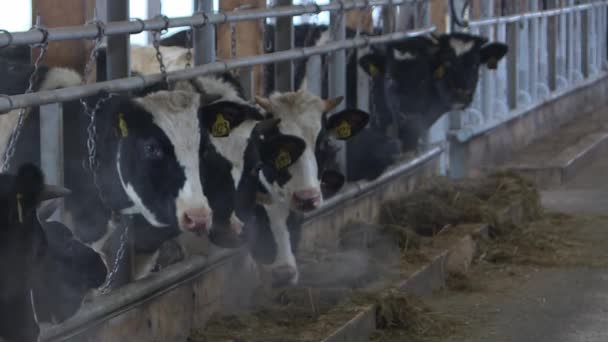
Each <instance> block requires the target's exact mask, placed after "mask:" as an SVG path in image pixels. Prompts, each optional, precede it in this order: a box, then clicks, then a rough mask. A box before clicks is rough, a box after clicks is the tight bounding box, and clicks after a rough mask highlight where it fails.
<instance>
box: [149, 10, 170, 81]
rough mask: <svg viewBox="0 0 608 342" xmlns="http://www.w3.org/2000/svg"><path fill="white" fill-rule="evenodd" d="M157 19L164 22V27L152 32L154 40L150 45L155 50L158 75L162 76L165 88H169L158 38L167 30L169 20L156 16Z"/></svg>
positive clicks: (165, 17)
mask: <svg viewBox="0 0 608 342" xmlns="http://www.w3.org/2000/svg"><path fill="white" fill-rule="evenodd" d="M157 18H161V19H162V20H163V21H164V22H165V26H164V27H163V28H161V29H160V30H157V31H154V36H153V37H154V38H153V40H152V45H153V46H154V49H155V50H156V60H157V61H158V65H159V66H160V73H161V74H162V76H163V83H164V84H165V86H167V87H169V82H168V81H167V68H166V67H165V62H164V61H163V54H162V53H161V52H160V36H161V34H164V33H165V32H167V30H169V18H167V16H166V15H162V14H161V15H158V16H157Z"/></svg>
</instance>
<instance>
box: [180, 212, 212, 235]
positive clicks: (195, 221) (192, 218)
mask: <svg viewBox="0 0 608 342" xmlns="http://www.w3.org/2000/svg"><path fill="white" fill-rule="evenodd" d="M211 221H212V216H211V211H210V210H209V209H206V208H194V209H188V210H186V211H184V214H183V215H182V218H181V222H180V227H181V228H182V229H184V230H188V231H190V232H193V233H195V234H197V235H202V234H203V233H208V232H209V228H210V227H211Z"/></svg>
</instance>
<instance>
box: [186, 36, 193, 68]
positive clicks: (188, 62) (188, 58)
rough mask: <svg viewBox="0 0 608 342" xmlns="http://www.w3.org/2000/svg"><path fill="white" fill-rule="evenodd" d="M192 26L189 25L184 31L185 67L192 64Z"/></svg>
mask: <svg viewBox="0 0 608 342" xmlns="http://www.w3.org/2000/svg"><path fill="white" fill-rule="evenodd" d="M193 29H194V27H191V28H190V29H188V30H187V31H186V48H187V50H186V69H188V68H190V67H191V66H192V46H193V44H192V30H193Z"/></svg>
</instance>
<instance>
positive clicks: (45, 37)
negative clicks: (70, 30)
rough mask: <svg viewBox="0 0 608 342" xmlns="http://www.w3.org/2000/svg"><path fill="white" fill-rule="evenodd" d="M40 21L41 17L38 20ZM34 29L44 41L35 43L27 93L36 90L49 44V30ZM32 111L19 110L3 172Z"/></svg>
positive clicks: (27, 108) (25, 108)
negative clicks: (37, 78)
mask: <svg viewBox="0 0 608 342" xmlns="http://www.w3.org/2000/svg"><path fill="white" fill-rule="evenodd" d="M37 21H38V22H39V18H38V20H37ZM32 30H38V31H40V33H42V42H40V43H39V44H33V45H31V46H32V47H39V48H40V53H39V54H38V57H37V58H36V61H35V62H34V70H33V71H32V73H31V74H30V78H29V84H28V87H27V89H26V90H25V94H29V93H31V92H32V91H33V90H34V85H35V83H36V77H37V75H38V68H39V67H40V62H41V61H42V59H43V58H44V55H45V54H46V52H47V50H48V46H49V42H48V37H49V31H48V30H47V29H45V28H44V27H42V26H41V25H39V24H38V23H37V24H36V25H34V26H33V27H32ZM30 111H31V107H24V108H21V109H20V110H19V118H18V119H17V125H15V127H14V128H13V131H12V132H11V137H10V138H9V141H8V145H7V147H6V151H5V152H4V157H3V164H2V172H7V171H8V170H9V169H10V167H11V159H12V158H13V156H14V154H15V148H16V146H17V141H18V140H19V136H20V135H21V130H22V128H23V123H24V122H25V119H27V117H28V115H29V113H30Z"/></svg>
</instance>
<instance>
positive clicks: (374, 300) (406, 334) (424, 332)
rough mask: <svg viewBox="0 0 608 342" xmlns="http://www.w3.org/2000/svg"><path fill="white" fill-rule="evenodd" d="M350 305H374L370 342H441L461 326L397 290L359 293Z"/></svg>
mask: <svg viewBox="0 0 608 342" xmlns="http://www.w3.org/2000/svg"><path fill="white" fill-rule="evenodd" d="M348 302H349V301H347V303H348ZM350 302H352V303H353V304H350V305H355V304H358V305H361V304H363V303H365V304H368V305H369V304H374V305H375V307H376V327H377V329H378V330H377V331H375V332H374V333H373V334H372V336H371V341H441V340H442V339H443V338H445V337H446V336H449V335H451V334H453V333H454V332H455V331H456V330H457V329H459V328H461V327H462V323H461V322H458V321H456V320H453V319H450V318H448V317H445V316H444V315H442V314H440V313H437V312H434V311H432V310H431V309H429V308H428V306H426V305H425V304H424V303H423V301H422V300H421V299H419V298H417V297H415V296H412V295H408V294H405V293H404V292H402V291H399V290H396V289H387V290H385V291H382V292H380V293H359V294H357V295H356V296H353V297H352V298H351V299H350Z"/></svg>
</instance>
